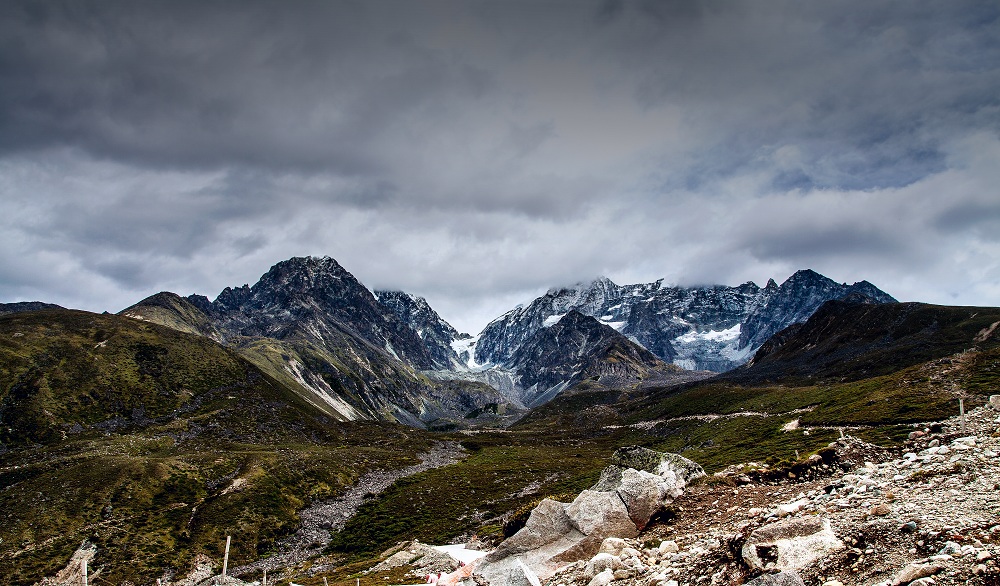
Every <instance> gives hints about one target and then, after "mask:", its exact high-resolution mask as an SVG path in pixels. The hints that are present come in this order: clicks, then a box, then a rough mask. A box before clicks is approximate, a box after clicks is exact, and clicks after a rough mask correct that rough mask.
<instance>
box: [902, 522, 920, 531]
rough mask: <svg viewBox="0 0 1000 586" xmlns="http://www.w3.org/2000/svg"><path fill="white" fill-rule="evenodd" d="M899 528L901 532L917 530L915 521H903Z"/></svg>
mask: <svg viewBox="0 0 1000 586" xmlns="http://www.w3.org/2000/svg"><path fill="white" fill-rule="evenodd" d="M899 530H900V531H902V532H903V533H913V532H915V531H916V530H917V523H916V522H915V521H907V522H906V523H903V525H902V527H900V528H899Z"/></svg>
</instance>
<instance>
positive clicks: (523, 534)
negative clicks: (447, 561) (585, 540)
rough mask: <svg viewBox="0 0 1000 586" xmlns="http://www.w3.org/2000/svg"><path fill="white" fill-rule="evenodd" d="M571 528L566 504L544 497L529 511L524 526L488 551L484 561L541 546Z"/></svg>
mask: <svg viewBox="0 0 1000 586" xmlns="http://www.w3.org/2000/svg"><path fill="white" fill-rule="evenodd" d="M572 530H573V523H572V522H571V521H570V517H569V515H567V514H566V504H565V503H560V502H559V501H554V500H552V499H544V500H542V502H540V503H538V505H537V506H536V507H535V508H534V509H533V510H532V511H531V515H530V516H529V517H528V522H527V523H525V525H524V527H522V528H521V530H520V531H518V532H517V533H515V534H514V535H512V536H510V537H509V538H508V539H505V540H504V541H503V543H501V544H500V545H499V546H497V548H496V549H495V550H493V551H492V552H490V554H489V555H487V556H486V561H488V562H495V561H498V560H502V559H503V558H505V557H508V556H512V555H517V554H519V553H523V552H526V551H530V550H533V549H538V548H541V547H543V546H545V545H548V544H550V543H552V542H553V541H556V540H557V539H559V538H560V537H563V536H564V535H566V534H568V533H570V532H571V531H572Z"/></svg>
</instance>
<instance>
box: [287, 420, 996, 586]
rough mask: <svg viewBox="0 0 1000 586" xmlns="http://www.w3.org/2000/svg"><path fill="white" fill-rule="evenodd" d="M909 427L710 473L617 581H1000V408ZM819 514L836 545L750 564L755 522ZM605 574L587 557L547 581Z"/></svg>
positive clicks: (814, 543)
mask: <svg viewBox="0 0 1000 586" xmlns="http://www.w3.org/2000/svg"><path fill="white" fill-rule="evenodd" d="M912 435H913V436H915V437H913V438H912V439H911V440H910V441H908V442H907V443H906V445H905V446H904V449H902V450H889V449H883V448H879V447H876V446H873V445H870V444H866V443H864V442H862V441H861V440H858V439H856V438H853V437H850V436H848V437H846V438H843V439H840V440H837V441H836V442H835V443H834V444H832V445H831V447H834V448H835V449H836V451H837V455H838V463H839V464H840V465H838V466H826V465H825V464H818V460H816V459H815V458H814V461H815V462H817V464H816V465H814V466H812V467H810V468H809V469H807V470H806V472H805V473H804V474H801V475H800V476H802V477H796V478H789V473H788V472H783V476H784V478H781V479H773V480H768V479H767V478H769V477H773V476H774V473H775V471H762V470H761V469H760V468H756V467H755V466H754V465H752V464H751V465H750V466H747V467H731V468H730V469H727V470H726V471H724V472H722V473H720V474H717V475H715V476H710V477H707V478H706V479H705V481H702V482H697V483H695V484H693V485H692V486H690V487H689V488H688V489H687V490H686V491H685V493H684V495H683V496H681V497H680V498H678V499H677V500H676V501H674V503H673V505H672V506H671V507H670V509H669V513H670V515H669V518H668V519H666V520H663V521H661V522H659V523H657V524H654V525H653V526H651V527H650V528H648V529H647V530H646V531H645V532H644V533H643V534H642V535H640V536H639V538H637V539H635V540H626V544H627V545H628V546H629V548H630V549H626V550H624V551H625V553H619V559H620V560H621V561H622V563H621V564H616V565H617V566H618V569H617V570H616V571H614V574H613V576H614V579H613V581H611V582H610V583H611V584H615V585H619V584H620V585H622V586H631V585H637V586H638V585H662V586H694V585H698V584H703V585H708V584H714V585H718V584H740V583H743V582H744V581H749V580H751V579H752V578H754V577H756V576H757V575H759V574H768V573H773V572H777V571H779V570H792V571H794V572H796V573H797V574H798V575H799V576H800V577H801V578H802V579H803V581H804V582H805V584H808V585H810V586H811V585H816V586H821V585H826V586H838V584H842V585H844V586H854V585H859V586H861V585H863V586H873V585H882V584H888V585H890V586H892V585H895V586H898V585H901V584H906V583H914V584H919V586H931V585H933V584H937V585H940V586H944V585H958V584H971V585H979V584H982V585H990V584H998V583H1000V569H998V563H997V562H998V560H1000V411H998V410H997V409H996V408H994V407H991V406H989V405H987V406H984V407H981V408H979V409H976V410H974V411H972V412H970V413H969V414H967V417H966V421H965V423H964V430H963V423H962V421H961V420H960V419H959V418H957V417H955V418H951V419H948V420H946V421H943V422H941V424H940V425H928V426H926V427H923V428H915V433H913V434H912ZM762 472H763V473H762ZM791 474H792V475H794V472H792V473H791ZM755 479H756V480H755ZM813 520H818V521H817V522H818V523H820V524H822V523H825V522H828V527H829V529H830V530H831V531H832V535H833V536H835V538H836V540H837V541H839V545H831V544H830V542H829V541H824V540H822V539H818V538H813V537H810V536H809V535H805V536H803V535H799V536H795V535H792V537H791V538H789V539H787V540H786V543H785V544H784V545H781V546H780V547H778V548H777V549H776V550H775V552H771V553H772V554H773V555H774V556H775V557H773V558H767V557H765V558H764V559H765V568H763V570H761V569H757V570H754V569H752V568H750V567H748V565H747V561H746V559H745V557H744V551H745V546H746V545H747V543H750V544H751V545H750V546H749V547H751V548H753V547H755V546H754V545H753V543H754V542H755V535H757V534H755V530H758V529H760V528H761V527H765V526H771V527H774V526H776V525H777V526H782V525H783V526H787V527H793V528H794V527H796V526H801V525H802V524H803V523H805V522H809V521H813ZM758 533H759V532H758ZM793 533H794V531H793ZM800 533H801V531H800ZM797 539H798V540H799V542H798V543H797V544H796V540H797ZM661 545H662V546H661ZM779 545H780V544H779ZM768 547H770V544H768ZM782 547H784V548H788V551H791V552H793V553H780V552H781V551H782ZM796 547H798V548H799V549H800V550H802V549H804V550H805V551H804V552H803V551H798V552H795V548H796ZM802 560H808V561H807V562H806V563H801V561H802ZM415 563H416V566H418V567H419V566H420V562H419V560H417V561H416V562H415ZM426 569H427V568H421V570H426ZM588 569H590V571H589V572H588ZM386 578H389V579H396V580H399V578H400V576H399V573H398V570H397V571H395V572H394V573H387V574H384V575H380V574H379V572H378V571H376V572H373V573H371V574H363V575H362V578H361V579H362V583H368V584H379V583H381V584H385V583H392V582H389V581H388V580H386ZM917 579H922V580H923V581H921V582H915V581H914V582H911V580H917ZM595 580H597V581H596V582H595ZM302 583H303V584H308V583H310V582H307V581H303V582H302ZM313 583H321V582H318V581H316V582H313ZM341 583H343V584H347V583H348V582H347V581H344V582H341ZM598 583H602V581H601V580H600V579H599V578H594V572H593V569H592V568H588V566H587V560H580V561H578V562H575V563H572V564H569V565H568V566H567V567H566V568H564V569H563V570H562V571H560V572H559V573H557V574H556V575H555V576H554V577H553V578H551V579H549V580H547V581H545V582H544V584H546V585H547V586H570V585H587V584H598Z"/></svg>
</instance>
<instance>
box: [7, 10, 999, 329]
mask: <svg viewBox="0 0 1000 586" xmlns="http://www.w3.org/2000/svg"><path fill="white" fill-rule="evenodd" d="M0 251H2V252H0V301H18V300H42V301H48V302H54V303H59V304H62V305H66V306H70V307H78V308H83V309H90V310H95V311H103V310H110V311H118V310H120V309H122V308H123V307H126V306H128V305H130V304H132V303H134V302H136V301H138V300H139V299H142V298H143V297H145V296H147V295H150V294H152V293H155V292H157V291H160V290H171V291H174V292H176V293H179V294H182V295H186V294H190V293H201V294H205V295H208V296H209V297H214V296H215V295H216V294H218V292H219V291H220V290H221V289H222V288H223V287H225V286H227V285H240V284H243V283H253V282H255V281H256V280H257V278H258V277H259V276H260V275H261V274H262V273H263V272H265V271H266V270H267V268H268V267H269V266H270V265H272V264H274V263H275V262H278V261H280V260H283V259H286V258H288V257H291V256H302V255H309V254H312V255H330V256H332V257H334V258H336V259H337V260H338V261H340V263H341V264H342V265H344V266H345V267H346V268H347V269H348V270H350V271H351V272H353V273H354V274H355V275H356V276H357V277H358V278H359V279H360V280H361V281H362V282H364V283H365V284H367V285H368V286H369V287H371V288H397V289H403V290H406V291H410V292H414V293H418V294H421V295H424V296H426V297H427V298H428V300H429V301H430V302H431V304H432V305H433V306H434V307H435V308H436V309H438V311H439V312H440V313H441V314H442V315H443V316H444V317H445V319H448V320H449V321H452V322H453V323H454V324H455V325H456V327H459V329H462V330H467V331H472V332H475V331H478V330H479V329H481V328H482V326H483V325H485V323H486V321H488V320H489V319H491V318H492V317H495V316H496V315H498V314H499V313H501V312H502V311H505V310H506V309H509V308H510V307H511V306H513V305H514V304H515V303H518V302H522V301H527V300H529V299H530V298H531V297H533V296H534V295H536V294H538V293H539V292H541V291H544V290H545V289H547V288H548V287H551V286H555V285H563V284H569V283H573V282H576V281H580V280H589V279H591V278H594V277H595V276H598V275H607V276H609V277H611V278H612V279H613V280H615V281H617V282H619V283H633V282H647V281H652V280H655V279H657V278H665V279H666V281H667V282H669V283H678V284H699V283H723V284H730V285H733V284H737V283H741V282H745V281H747V280H754V281H756V282H757V283H759V284H763V283H764V282H765V281H766V280H767V279H768V278H769V277H774V278H775V279H776V280H778V281H779V282H780V281H781V280H783V279H784V278H786V277H787V276H788V275H789V274H791V273H792V272H793V271H795V270H796V269H800V268H813V269H816V270H818V271H820V272H822V273H824V274H826V275H827V276H829V277H831V278H833V279H836V280H838V281H848V282H853V281H856V280H861V279H868V280H870V281H872V282H873V283H875V284H876V285H878V286H880V287H882V288H883V289H884V290H886V291H887V292H889V293H891V294H892V295H894V296H896V297H898V298H900V299H903V300H918V301H928V302H936V303H946V304H968V305H1000V5H998V4H997V3H996V2H993V1H982V2H963V1H948V2H937V1H934V2H919V1H905V2H886V1H872V0H858V1H845V2H839V1H838V2H799V1H797V0H796V1H792V0H789V1H787V2H781V1H778V0H774V1H769V2H754V3H751V2H733V3H729V2H711V3H694V2H664V1H649V2H642V1H638V2H627V1H621V2H619V1H610V2H603V1H602V2H592V3H588V2H582V1H578V0H573V1H565V2H556V1H550V2H537V1H531V2H511V1H476V0H470V1H465V2H423V1H415V2H399V1H390V2H372V1H368V0H366V1H364V2H325V3H320V2H246V1H239V2H236V1H233V2H203V1H199V2H191V3H185V2H177V1H170V2H162V3H160V2H134V1H123V2H82V1H75V0H73V1H67V2H65V3H61V2H45V1H41V2H39V1H26V2H23V3H22V2H16V1H7V2H4V3H2V4H0Z"/></svg>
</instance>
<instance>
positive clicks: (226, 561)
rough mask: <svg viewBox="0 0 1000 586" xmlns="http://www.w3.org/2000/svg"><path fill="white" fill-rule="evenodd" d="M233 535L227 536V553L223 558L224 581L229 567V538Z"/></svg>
mask: <svg viewBox="0 0 1000 586" xmlns="http://www.w3.org/2000/svg"><path fill="white" fill-rule="evenodd" d="M231 538H232V536H230V535H227V536H226V555H225V557H223V558H222V581H223V582H225V581H226V570H228V569H229V540H230V539H231Z"/></svg>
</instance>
